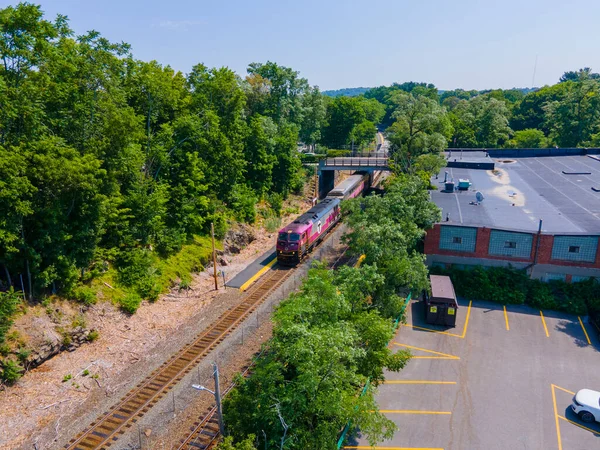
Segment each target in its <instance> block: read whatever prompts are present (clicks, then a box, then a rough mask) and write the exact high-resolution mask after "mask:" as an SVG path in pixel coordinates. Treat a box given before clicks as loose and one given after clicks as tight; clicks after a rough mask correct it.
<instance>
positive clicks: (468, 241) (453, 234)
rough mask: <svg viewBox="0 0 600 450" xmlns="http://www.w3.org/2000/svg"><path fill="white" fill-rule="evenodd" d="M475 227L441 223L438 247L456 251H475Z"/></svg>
mask: <svg viewBox="0 0 600 450" xmlns="http://www.w3.org/2000/svg"><path fill="white" fill-rule="evenodd" d="M476 239H477V228H472V227H449V226H446V225H442V230H441V233H440V249H443V250H454V251H456V252H475V241H476Z"/></svg>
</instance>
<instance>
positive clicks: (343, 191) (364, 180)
mask: <svg viewBox="0 0 600 450" xmlns="http://www.w3.org/2000/svg"><path fill="white" fill-rule="evenodd" d="M368 184H369V175H368V174H355V175H352V176H350V177H348V178H347V179H345V180H344V181H342V182H341V183H340V184H338V185H337V186H336V187H335V188H333V189H332V190H331V191H330V192H329V194H327V197H325V199H324V200H323V201H322V202H321V203H318V204H316V205H315V206H313V207H312V208H311V209H309V210H308V211H306V212H305V213H304V214H302V215H301V216H300V217H298V218H297V219H296V220H294V221H293V222H292V223H290V224H289V225H287V226H285V227H283V228H282V229H281V230H279V233H278V235H277V262H278V263H279V264H283V265H295V264H298V263H299V262H300V261H301V260H302V258H304V257H305V256H306V255H307V254H308V253H309V252H310V251H311V250H312V249H313V247H314V246H315V245H317V243H319V242H320V241H321V240H322V239H323V237H324V236H325V235H326V234H327V233H328V232H329V231H330V230H331V229H332V228H333V226H334V225H335V224H336V223H337V222H338V221H339V220H340V202H341V201H342V200H345V199H348V198H354V197H357V196H359V195H360V194H361V193H362V192H364V190H365V189H366V188H367V187H368Z"/></svg>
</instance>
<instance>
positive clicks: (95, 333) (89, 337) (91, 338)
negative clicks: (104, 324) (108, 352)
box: [87, 330, 100, 342]
mask: <svg viewBox="0 0 600 450" xmlns="http://www.w3.org/2000/svg"><path fill="white" fill-rule="evenodd" d="M98 336H100V334H99V333H98V331H96V330H91V331H90V333H89V334H88V335H87V340H88V342H94V341H95V340H96V339H98Z"/></svg>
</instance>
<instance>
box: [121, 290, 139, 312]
mask: <svg viewBox="0 0 600 450" xmlns="http://www.w3.org/2000/svg"><path fill="white" fill-rule="evenodd" d="M141 303H142V298H141V297H140V296H139V295H138V294H127V295H125V297H123V298H121V299H120V300H119V306H120V307H121V310H123V311H124V312H126V313H127V314H133V313H134V312H136V311H137V309H138V308H139V307H140V304H141Z"/></svg>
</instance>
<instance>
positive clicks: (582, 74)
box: [558, 67, 600, 83]
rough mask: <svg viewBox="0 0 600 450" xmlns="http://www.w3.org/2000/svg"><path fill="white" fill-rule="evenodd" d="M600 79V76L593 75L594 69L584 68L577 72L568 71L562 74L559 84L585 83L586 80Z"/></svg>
mask: <svg viewBox="0 0 600 450" xmlns="http://www.w3.org/2000/svg"><path fill="white" fill-rule="evenodd" d="M598 79H600V74H597V73H592V69H590V68H589V67H584V68H583V69H579V70H577V71H572V70H571V71H568V72H565V73H563V74H562V76H561V77H560V79H559V80H558V82H559V83H564V82H566V81H585V80H598Z"/></svg>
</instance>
